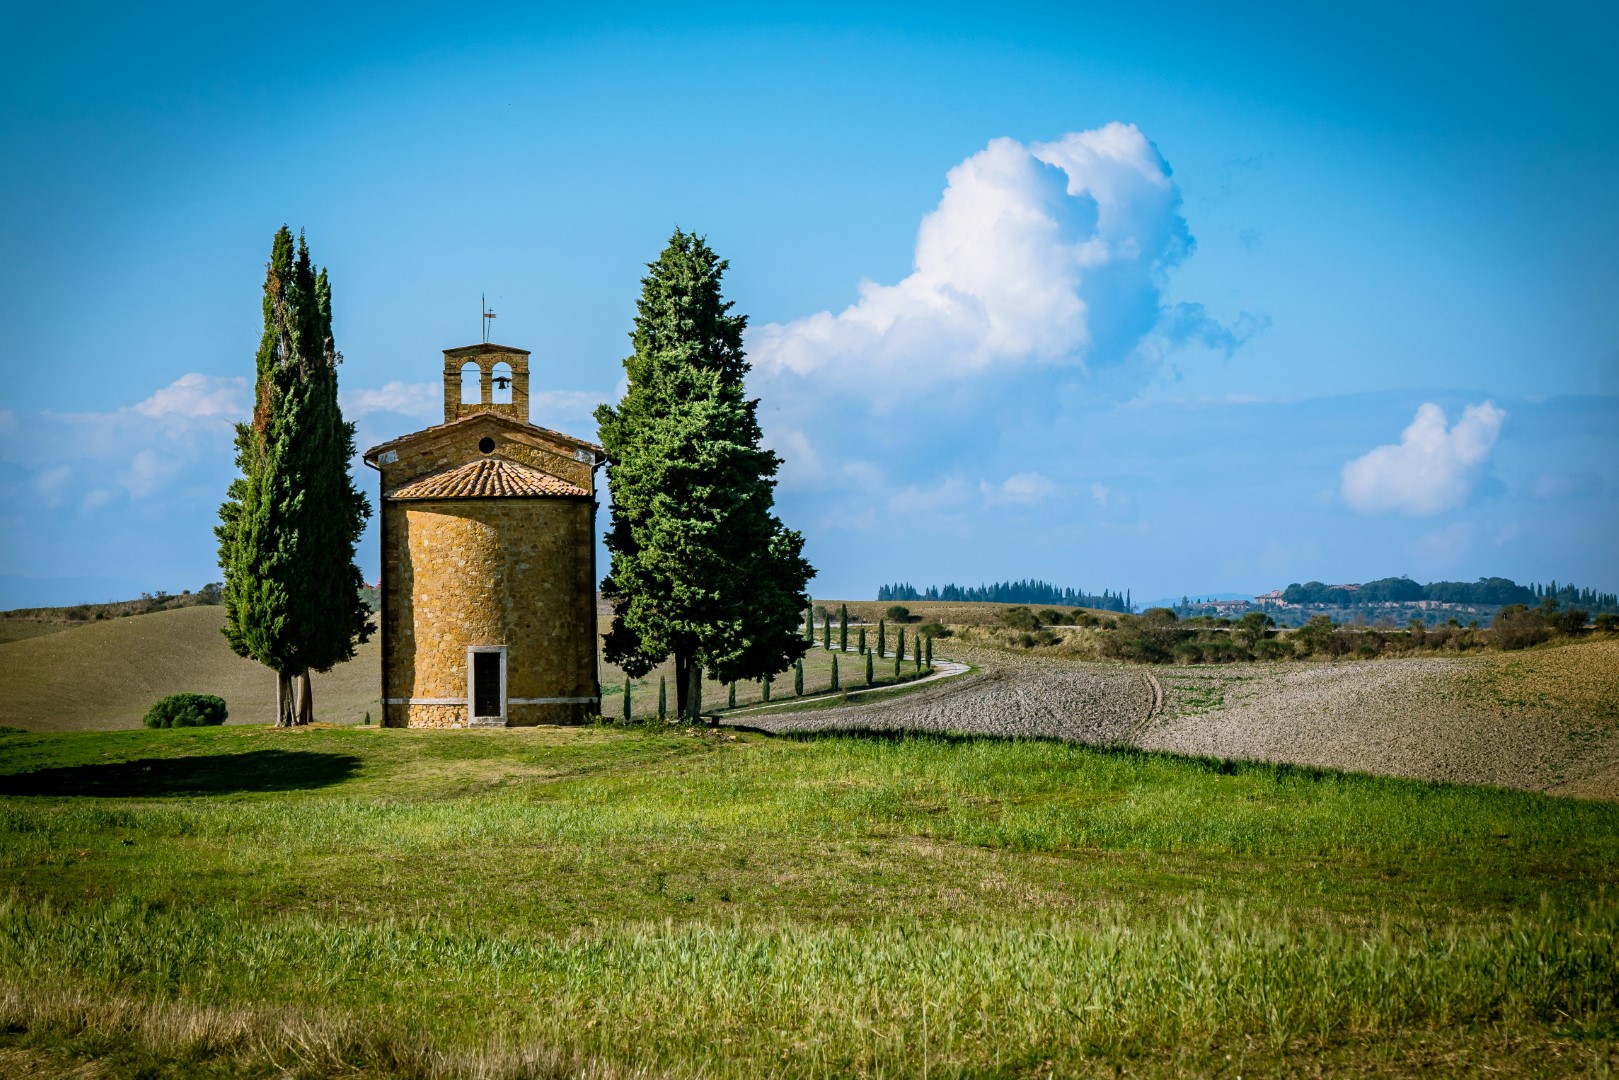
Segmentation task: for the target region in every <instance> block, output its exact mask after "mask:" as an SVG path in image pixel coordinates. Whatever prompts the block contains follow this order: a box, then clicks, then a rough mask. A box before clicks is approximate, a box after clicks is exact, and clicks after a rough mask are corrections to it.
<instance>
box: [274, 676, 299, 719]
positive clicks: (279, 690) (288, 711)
mask: <svg viewBox="0 0 1619 1080" xmlns="http://www.w3.org/2000/svg"><path fill="white" fill-rule="evenodd" d="M295 705H296V702H295V701H294V698H293V692H292V676H291V675H290V674H288V673H287V672H285V671H278V672H276V673H275V726H276V727H292V726H293V725H294V724H296V723H297V722H298V721H297V717H296V716H295V714H294V712H293V710H294V707H295Z"/></svg>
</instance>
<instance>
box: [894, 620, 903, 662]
mask: <svg viewBox="0 0 1619 1080" xmlns="http://www.w3.org/2000/svg"><path fill="white" fill-rule="evenodd" d="M894 657H895V659H898V660H903V659H905V627H903V626H902V627H900V628H899V644H898V645H895V646H894Z"/></svg>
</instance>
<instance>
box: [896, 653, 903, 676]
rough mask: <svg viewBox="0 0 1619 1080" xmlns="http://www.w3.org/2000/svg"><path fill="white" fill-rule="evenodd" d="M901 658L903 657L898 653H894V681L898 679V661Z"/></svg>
mask: <svg viewBox="0 0 1619 1080" xmlns="http://www.w3.org/2000/svg"><path fill="white" fill-rule="evenodd" d="M902 659H903V657H901V656H900V654H899V653H895V654H894V681H895V682H898V681H899V662H900V660H902Z"/></svg>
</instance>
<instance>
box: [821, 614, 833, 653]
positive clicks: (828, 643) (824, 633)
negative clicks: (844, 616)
mask: <svg viewBox="0 0 1619 1080" xmlns="http://www.w3.org/2000/svg"><path fill="white" fill-rule="evenodd" d="M821 648H823V649H825V650H826V651H827V652H831V651H832V616H830V615H828V616H827V617H826V619H825V620H824V621H823V622H822V623H821Z"/></svg>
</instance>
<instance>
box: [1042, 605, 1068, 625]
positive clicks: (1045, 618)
mask: <svg viewBox="0 0 1619 1080" xmlns="http://www.w3.org/2000/svg"><path fill="white" fill-rule="evenodd" d="M1035 618H1037V619H1039V620H1040V622H1041V623H1042V624H1043V625H1045V626H1068V625H1069V624H1070V623H1072V622H1073V620H1072V619H1070V618H1069V617H1068V616H1067V615H1064V614H1063V613H1062V612H1060V611H1058V610H1057V609H1056V608H1049V607H1048V608H1041V609H1040V613H1039V614H1038V615H1036V616H1035Z"/></svg>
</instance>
